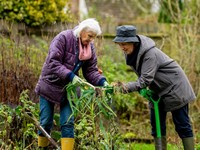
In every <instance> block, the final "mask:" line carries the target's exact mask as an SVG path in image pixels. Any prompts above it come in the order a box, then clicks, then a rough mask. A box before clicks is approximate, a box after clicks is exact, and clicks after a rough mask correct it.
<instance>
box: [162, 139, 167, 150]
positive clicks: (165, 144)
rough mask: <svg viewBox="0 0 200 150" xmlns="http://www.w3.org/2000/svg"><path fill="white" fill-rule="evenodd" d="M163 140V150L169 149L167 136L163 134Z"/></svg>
mask: <svg viewBox="0 0 200 150" xmlns="http://www.w3.org/2000/svg"><path fill="white" fill-rule="evenodd" d="M161 140H162V150H167V140H166V136H162V137H161Z"/></svg>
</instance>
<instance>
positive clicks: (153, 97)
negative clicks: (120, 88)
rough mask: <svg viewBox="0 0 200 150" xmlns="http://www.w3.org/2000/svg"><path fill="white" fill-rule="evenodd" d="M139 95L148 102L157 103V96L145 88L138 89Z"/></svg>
mask: <svg viewBox="0 0 200 150" xmlns="http://www.w3.org/2000/svg"><path fill="white" fill-rule="evenodd" d="M139 93H140V95H142V96H143V97H144V98H146V99H148V100H154V101H157V100H158V99H159V96H158V95H157V94H156V93H154V92H153V91H151V90H149V89H146V88H143V89H140V90H139Z"/></svg>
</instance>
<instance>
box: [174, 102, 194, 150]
mask: <svg viewBox="0 0 200 150" xmlns="http://www.w3.org/2000/svg"><path fill="white" fill-rule="evenodd" d="M188 109H189V108H188V104H187V105H185V106H183V107H181V108H180V109H177V110H175V111H172V118H173V122H174V124H175V129H176V132H177V133H178V135H179V137H180V138H181V139H182V142H183V147H184V150H194V137H193V131H192V125H191V122H190V118H189V115H188V111H189V110H188Z"/></svg>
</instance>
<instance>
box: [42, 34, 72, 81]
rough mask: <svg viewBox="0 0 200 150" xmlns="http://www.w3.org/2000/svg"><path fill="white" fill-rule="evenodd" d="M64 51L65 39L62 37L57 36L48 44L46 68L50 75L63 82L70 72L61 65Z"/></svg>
mask: <svg viewBox="0 0 200 150" xmlns="http://www.w3.org/2000/svg"><path fill="white" fill-rule="evenodd" d="M65 50H66V39H65V37H64V35H62V34H61V35H59V36H58V37H56V38H55V39H54V40H53V41H52V42H51V44H50V47H49V54H48V56H47V60H46V63H47V66H48V69H50V72H51V73H52V74H55V75H57V76H58V77H59V78H61V79H63V80H65V79H66V77H67V74H69V73H70V72H71V70H69V69H68V68H66V66H65V65H64V64H63V60H64V58H63V57H64V56H65Z"/></svg>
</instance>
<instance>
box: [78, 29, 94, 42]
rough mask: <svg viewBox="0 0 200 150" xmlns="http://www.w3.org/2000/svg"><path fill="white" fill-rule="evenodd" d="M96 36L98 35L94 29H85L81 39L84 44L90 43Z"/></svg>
mask: <svg viewBox="0 0 200 150" xmlns="http://www.w3.org/2000/svg"><path fill="white" fill-rule="evenodd" d="M95 37H96V34H95V33H94V32H92V31H86V30H83V31H81V33H80V39H81V43H82V44H83V45H88V44H89V43H90V42H92V41H93V40H94V39H95Z"/></svg>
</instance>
